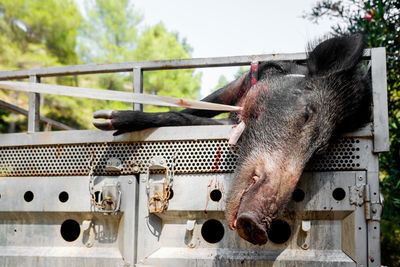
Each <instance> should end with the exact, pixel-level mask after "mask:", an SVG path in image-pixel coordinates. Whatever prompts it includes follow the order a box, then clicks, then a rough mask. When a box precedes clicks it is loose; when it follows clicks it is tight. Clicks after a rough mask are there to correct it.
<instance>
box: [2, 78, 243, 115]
mask: <svg viewBox="0 0 400 267" xmlns="http://www.w3.org/2000/svg"><path fill="white" fill-rule="evenodd" d="M0 89H8V90H16V91H23V92H34V93H41V94H55V95H64V96H73V97H85V98H93V99H102V100H114V101H121V102H131V103H141V104H150V105H155V106H167V107H181V108H195V109H207V110H221V111H238V110H240V109H241V108H240V107H237V106H229V105H222V104H215V103H209V102H204V101H197V100H187V99H182V98H175V97H169V96H159V95H147V94H136V93H128V92H121V91H111V90H100V89H92V88H83V87H73V86H64V85H50V84H39V83H28V82H8V81H4V82H0Z"/></svg>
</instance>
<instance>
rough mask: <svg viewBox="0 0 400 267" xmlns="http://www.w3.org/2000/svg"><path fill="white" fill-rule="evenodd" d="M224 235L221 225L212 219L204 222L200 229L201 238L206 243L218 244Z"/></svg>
mask: <svg viewBox="0 0 400 267" xmlns="http://www.w3.org/2000/svg"><path fill="white" fill-rule="evenodd" d="M224 233H225V230H224V226H223V225H222V223H221V222H219V221H217V220H214V219H211V220H208V221H206V222H205V223H204V224H203V226H202V227H201V236H202V237H203V238H204V240H205V241H207V242H208V243H212V244H214V243H218V242H219V241H221V239H222V238H223V237H224Z"/></svg>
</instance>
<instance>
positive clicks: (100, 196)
mask: <svg viewBox="0 0 400 267" xmlns="http://www.w3.org/2000/svg"><path fill="white" fill-rule="evenodd" d="M94 198H95V200H96V202H101V201H103V196H102V195H101V192H100V191H96V192H94Z"/></svg>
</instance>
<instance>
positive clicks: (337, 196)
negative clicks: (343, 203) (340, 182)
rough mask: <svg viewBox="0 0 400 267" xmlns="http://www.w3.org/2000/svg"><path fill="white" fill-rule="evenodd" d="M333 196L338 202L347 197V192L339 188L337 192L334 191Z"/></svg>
mask: <svg viewBox="0 0 400 267" xmlns="http://www.w3.org/2000/svg"><path fill="white" fill-rule="evenodd" d="M332 196H333V198H334V199H336V200H337V201H340V200H343V199H344V198H345V197H346V192H345V191H344V190H343V188H340V187H338V188H336V189H335V190H333V192H332Z"/></svg>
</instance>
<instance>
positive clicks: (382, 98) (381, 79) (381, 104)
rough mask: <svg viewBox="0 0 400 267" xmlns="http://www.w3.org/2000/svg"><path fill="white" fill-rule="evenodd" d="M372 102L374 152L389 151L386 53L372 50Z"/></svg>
mask: <svg viewBox="0 0 400 267" xmlns="http://www.w3.org/2000/svg"><path fill="white" fill-rule="evenodd" d="M371 62H372V65H371V76H372V77H371V78H372V101H373V106H374V114H373V115H374V152H375V153H379V152H386V151H389V119H388V103H387V101H388V99H387V82H386V79H387V78H386V51H385V48H384V47H378V48H372V49H371Z"/></svg>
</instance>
